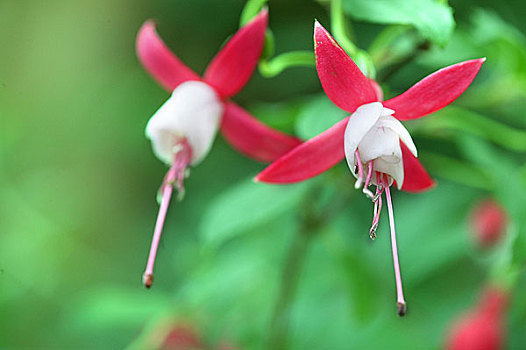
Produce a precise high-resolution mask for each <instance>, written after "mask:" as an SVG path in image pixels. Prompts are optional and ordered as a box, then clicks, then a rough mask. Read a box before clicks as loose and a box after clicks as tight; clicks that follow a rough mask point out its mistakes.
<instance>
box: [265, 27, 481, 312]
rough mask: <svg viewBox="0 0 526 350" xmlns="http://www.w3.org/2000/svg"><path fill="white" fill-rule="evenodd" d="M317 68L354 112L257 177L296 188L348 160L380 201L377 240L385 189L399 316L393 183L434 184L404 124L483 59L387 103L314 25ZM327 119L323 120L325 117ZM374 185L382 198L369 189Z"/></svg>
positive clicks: (456, 92) (461, 86)
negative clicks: (392, 196) (391, 187)
mask: <svg viewBox="0 0 526 350" xmlns="http://www.w3.org/2000/svg"><path fill="white" fill-rule="evenodd" d="M314 48H315V53H316V68H317V70H318V75H319V77H320V81H321V84H322V86H323V89H324V90H325V93H326V94H327V96H328V97H329V98H330V99H331V101H332V102H333V103H334V104H336V105H337V106H338V107H340V108H342V109H344V110H345V111H347V112H349V113H351V115H350V116H349V117H347V118H345V119H344V120H342V121H340V122H338V123H337V124H335V125H334V126H332V127H331V128H329V129H328V130H326V131H324V132H323V133H321V134H319V135H318V136H316V137H314V138H312V139H310V140H308V141H306V142H305V143H303V144H301V145H300V146H298V147H296V148H295V149H294V150H292V151H291V152H289V153H287V154H285V155H284V156H283V157H281V158H279V159H278V160H277V161H275V162H274V163H272V164H271V165H270V166H268V167H267V168H266V169H265V170H263V171H262V172H261V173H259V174H258V175H257V176H256V181H262V182H268V183H282V184H283V183H293V182H298V181H303V180H306V179H309V178H311V177H313V176H316V175H318V174H320V173H322V172H324V171H326V170H328V169H329V168H331V167H332V166H334V165H335V164H336V163H338V162H340V161H341V160H342V159H343V158H344V157H345V158H346V159H347V164H348V165H349V168H350V169H351V172H352V174H353V175H354V176H355V177H356V178H357V181H356V183H355V187H356V188H360V187H362V186H363V192H364V193H365V194H366V195H367V196H368V197H369V198H371V199H372V201H373V202H374V215H373V223H372V226H371V229H370V236H371V238H373V239H374V238H375V234H376V228H377V226H378V220H379V217H380V211H381V209H382V193H383V192H385V195H386V199H387V207H388V212H389V222H390V229H391V244H392V250H393V260H394V266H395V276H396V284H397V294H398V310H399V314H400V315H403V314H404V313H405V309H406V306H405V300H404V296H403V290H402V280H401V277H400V268H399V263H398V253H397V247H396V234H395V226H394V218H393V209H392V204H391V193H390V185H392V184H393V183H395V184H396V186H397V188H398V189H401V190H404V191H408V192H420V191H423V190H426V189H429V188H431V187H432V186H433V185H434V181H433V180H432V179H431V178H430V177H429V175H428V173H427V172H426V171H425V169H424V167H423V166H422V165H421V164H420V162H419V161H418V159H417V150H416V146H415V144H414V143H413V140H412V139H411V135H410V134H409V132H408V131H407V129H405V127H404V126H403V125H402V124H401V123H400V120H411V119H416V118H420V117H423V116H425V115H427V114H430V113H433V112H435V111H437V110H439V109H441V108H443V107H445V106H447V105H448V104H450V103H451V102H452V101H453V100H455V99H456V98H457V97H458V96H460V94H462V93H463V92H464V90H466V88H467V87H468V86H469V85H470V84H471V82H472V81H473V79H474V78H475V76H476V74H477V72H478V71H479V69H480V67H481V65H482V63H483V62H484V60H485V59H483V58H482V59H477V60H471V61H466V62H462V63H458V64H456V65H453V66H450V67H446V68H444V69H441V70H439V71H438V72H435V73H433V74H431V75H430V76H428V77H426V78H424V79H423V80H421V81H420V82H418V83H417V84H415V85H414V86H413V87H411V88H410V89H409V90H407V91H406V92H404V93H403V94H401V95H399V96H397V97H394V98H392V99H389V100H387V101H384V102H382V92H381V89H380V88H379V87H378V85H377V84H376V83H375V82H374V81H370V80H369V79H367V78H366V77H365V76H364V75H363V74H362V72H361V71H360V69H359V68H358V67H357V66H356V64H355V63H354V62H353V61H352V60H351V58H350V57H349V56H348V55H347V54H346V53H345V51H344V50H343V49H342V48H341V47H340V46H339V45H338V44H337V43H336V41H335V40H334V39H333V38H332V37H331V35H330V34H329V33H328V32H327V31H326V30H325V28H323V27H322V26H321V25H320V24H319V23H318V22H316V23H315V26H314ZM320 117H322V116H320ZM370 185H376V193H374V194H373V193H372V192H371V191H370V190H369V189H368V187H369V186H370Z"/></svg>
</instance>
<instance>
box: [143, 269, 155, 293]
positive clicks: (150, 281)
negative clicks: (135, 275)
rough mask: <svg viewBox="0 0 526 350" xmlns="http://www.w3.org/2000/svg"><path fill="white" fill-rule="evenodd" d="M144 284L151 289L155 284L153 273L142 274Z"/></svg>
mask: <svg viewBox="0 0 526 350" xmlns="http://www.w3.org/2000/svg"><path fill="white" fill-rule="evenodd" d="M142 284H143V285H144V286H145V287H146V289H150V288H151V287H152V284H153V274H151V273H145V274H144V275H142Z"/></svg>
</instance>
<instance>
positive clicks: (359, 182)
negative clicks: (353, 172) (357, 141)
mask: <svg viewBox="0 0 526 350" xmlns="http://www.w3.org/2000/svg"><path fill="white" fill-rule="evenodd" d="M354 155H355V156H356V166H358V179H356V182H355V183H354V188H356V189H358V188H360V187H361V186H362V182H363V165H362V161H361V159H360V153H359V152H358V149H356V151H355V152H354Z"/></svg>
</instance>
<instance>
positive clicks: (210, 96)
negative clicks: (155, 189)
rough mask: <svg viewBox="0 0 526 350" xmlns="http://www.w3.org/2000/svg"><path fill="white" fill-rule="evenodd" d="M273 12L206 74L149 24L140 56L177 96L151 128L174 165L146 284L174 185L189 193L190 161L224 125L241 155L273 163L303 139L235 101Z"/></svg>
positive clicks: (232, 43) (238, 37)
mask: <svg viewBox="0 0 526 350" xmlns="http://www.w3.org/2000/svg"><path fill="white" fill-rule="evenodd" d="M267 20H268V13H267V10H266V9H263V10H262V11H261V12H260V13H259V14H258V15H257V16H256V17H255V18H254V19H253V20H252V21H250V22H249V23H248V24H247V25H245V26H244V27H243V28H241V29H240V30H239V31H238V32H237V33H236V34H234V35H233V36H232V38H230V40H228V42H227V43H226V44H225V45H224V46H223V48H222V49H221V50H220V51H219V53H218V54H217V55H216V56H215V57H214V59H213V60H212V62H211V63H210V64H209V65H208V68H207V69H206V72H205V74H204V76H203V78H201V77H199V76H198V75H197V74H196V73H194V72H193V71H192V70H191V69H190V68H188V67H187V66H185V65H184V64H183V63H182V62H181V61H180V60H179V59H178V58H177V57H176V56H175V55H174V54H173V53H172V52H170V50H169V49H168V48H167V47H166V45H165V44H164V43H163V42H162V40H161V39H160V38H159V36H158V35H157V33H156V31H155V25H154V24H153V22H151V21H149V22H146V23H145V24H144V25H143V26H142V28H141V29H140V31H139V34H138V36H137V55H138V57H139V60H140V61H141V63H142V64H143V66H144V67H145V68H146V70H147V71H148V72H149V73H150V74H151V75H152V76H153V77H154V78H155V79H156V80H157V81H158V82H159V83H160V84H161V85H162V86H163V87H164V88H165V89H167V90H169V91H173V92H172V95H171V97H170V98H169V99H168V100H167V101H166V102H165V104H164V105H163V106H161V108H159V110H158V111H157V112H156V113H155V114H154V115H153V117H152V118H151V119H150V121H149V122H148V125H147V127H146V136H147V137H148V138H149V139H150V140H151V141H152V146H153V151H154V153H155V154H156V156H157V157H158V158H159V159H160V160H162V161H163V162H164V163H166V164H167V165H169V166H170V170H168V173H167V174H166V176H165V178H164V181H163V183H162V186H161V189H160V193H162V201H161V206H160V209H159V215H158V217H157V222H156V225H155V230H154V237H153V240H152V246H151V250H150V255H149V258H148V263H147V267H146V270H145V272H144V275H143V283H144V285H145V286H146V287H150V286H151V285H152V282H153V265H154V262H155V255H156V252H157V247H158V244H159V239H160V236H161V231H162V227H163V224H164V219H165V216H166V212H167V209H168V205H169V202H170V198H171V195H172V191H173V185H176V186H177V189H178V190H179V192H180V193H183V191H184V187H183V180H184V177H185V174H186V173H187V169H188V167H189V166H190V165H196V164H198V163H199V162H200V161H201V160H202V159H203V158H204V157H205V156H206V154H207V153H208V151H209V150H210V147H211V145H212V143H213V140H214V137H215V135H216V132H217V129H218V128H220V129H221V131H222V133H223V136H224V137H225V139H226V140H227V141H228V142H229V143H230V144H231V145H232V146H233V147H234V148H236V149H237V150H238V151H240V152H241V153H243V154H245V155H247V156H249V157H251V158H254V159H256V160H259V161H263V162H269V161H272V160H274V159H276V158H278V157H279V156H281V155H283V154H284V153H286V152H287V151H289V150H291V149H292V148H294V147H295V146H297V145H298V144H299V143H300V141H299V140H298V139H297V138H295V137H292V136H289V135H286V134H283V133H281V132H278V131H276V130H273V129H271V128H269V127H267V126H265V125H264V124H263V123H261V122H259V121H258V120H257V119H256V118H254V117H253V116H251V115H250V114H249V113H248V112H247V111H245V110H244V109H242V108H241V107H239V106H238V105H237V104H235V103H233V102H231V101H230V100H229V98H230V97H231V96H233V95H235V94H236V93H237V92H239V90H241V88H242V87H243V86H244V85H245V84H246V83H247V82H248V80H249V79H250V76H251V75H252V73H253V71H254V69H255V67H256V65H257V62H258V59H259V56H260V55H261V52H262V50H263V45H264V38H265V31H266V29H267Z"/></svg>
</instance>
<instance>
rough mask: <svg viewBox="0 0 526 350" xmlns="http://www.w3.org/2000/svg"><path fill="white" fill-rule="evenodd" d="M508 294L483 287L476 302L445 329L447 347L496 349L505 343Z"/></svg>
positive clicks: (452, 348)
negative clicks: (449, 327) (471, 308)
mask: <svg viewBox="0 0 526 350" xmlns="http://www.w3.org/2000/svg"><path fill="white" fill-rule="evenodd" d="M508 299H509V293H508V292H507V291H505V290H503V289H501V288H499V287H494V286H490V287H486V289H485V290H484V293H483V295H482V298H481V299H480V301H479V302H478V305H476V307H475V308H474V309H473V310H472V311H469V312H468V313H466V314H465V315H463V316H461V317H460V318H459V319H458V320H456V321H455V322H454V323H453V325H452V327H451V329H450V330H449V332H448V335H447V339H446V349H448V350H500V349H503V348H504V343H505V335H506V331H505V314H506V308H507V303H508Z"/></svg>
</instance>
